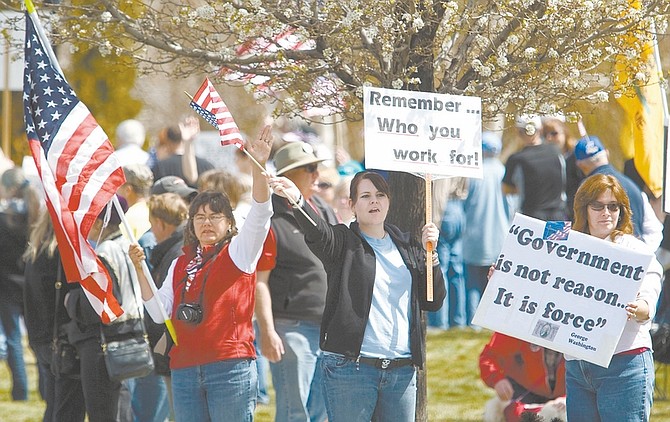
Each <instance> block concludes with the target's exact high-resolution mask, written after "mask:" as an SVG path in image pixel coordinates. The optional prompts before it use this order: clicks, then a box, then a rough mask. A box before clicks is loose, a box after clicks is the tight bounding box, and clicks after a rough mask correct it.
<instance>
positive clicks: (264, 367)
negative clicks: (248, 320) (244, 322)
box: [254, 321, 270, 404]
mask: <svg viewBox="0 0 670 422" xmlns="http://www.w3.org/2000/svg"><path fill="white" fill-rule="evenodd" d="M254 335H255V338H254V347H255V348H256V367H257V368H258V403H259V404H270V394H269V393H268V385H269V384H268V373H269V371H270V362H268V360H267V359H266V358H265V356H263V355H262V354H261V348H260V346H259V345H258V339H259V338H260V335H261V332H260V328H259V327H258V322H257V321H254Z"/></svg>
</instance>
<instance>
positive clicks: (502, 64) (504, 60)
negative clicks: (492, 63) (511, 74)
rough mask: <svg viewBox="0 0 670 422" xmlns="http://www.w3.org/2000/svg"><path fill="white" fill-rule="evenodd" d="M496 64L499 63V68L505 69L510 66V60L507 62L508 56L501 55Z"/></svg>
mask: <svg viewBox="0 0 670 422" xmlns="http://www.w3.org/2000/svg"><path fill="white" fill-rule="evenodd" d="M496 63H498V66H500V67H503V68H505V67H507V65H509V60H507V56H505V55H504V54H500V55H498V57H497V58H496Z"/></svg>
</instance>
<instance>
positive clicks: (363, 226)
mask: <svg viewBox="0 0 670 422" xmlns="http://www.w3.org/2000/svg"><path fill="white" fill-rule="evenodd" d="M271 184H272V186H273V188H274V191H275V192H276V193H277V194H278V195H285V194H288V195H289V196H292V197H293V198H299V199H298V203H300V204H302V205H301V206H302V210H303V211H304V212H306V213H307V214H308V215H309V216H310V217H311V218H312V219H313V220H314V221H315V222H316V225H313V224H312V223H311V222H310V221H308V220H307V218H306V217H305V216H304V215H303V214H302V213H301V212H298V210H295V211H294V213H293V214H294V216H295V218H296V220H297V221H298V223H299V224H300V227H301V228H302V230H303V232H304V233H305V241H306V243H307V245H308V246H309V248H310V249H311V250H312V252H314V254H315V255H316V256H317V257H318V258H319V259H320V260H321V262H323V266H324V268H325V270H326V274H327V276H328V291H327V295H326V307H325V310H324V312H323V319H322V320H321V349H322V350H323V355H322V357H321V363H320V369H321V374H320V375H321V377H322V386H323V389H324V390H323V392H324V395H325V398H326V409H327V411H328V420H329V421H330V422H339V421H342V422H349V421H370V420H373V421H406V422H410V421H414V419H415V405H416V373H417V368H420V367H422V366H423V364H424V360H423V354H424V346H425V345H424V341H423V333H422V331H423V328H422V325H421V311H436V310H438V309H439V308H440V307H441V306H442V302H443V300H444V297H445V295H446V292H445V286H444V278H443V276H442V271H440V266H439V262H438V261H437V259H434V260H433V262H432V271H433V276H434V298H433V300H432V301H428V300H427V293H426V292H427V290H426V287H427V286H426V255H425V252H424V248H425V247H426V245H427V244H429V243H431V244H432V245H433V246H435V244H436V243H437V237H438V234H439V231H438V229H437V227H436V226H435V224H433V223H432V222H431V223H428V224H426V225H425V226H424V227H423V229H422V236H421V243H419V242H418V241H415V240H414V239H412V238H411V237H410V235H409V234H407V233H403V232H401V231H400V230H399V229H398V228H397V227H395V226H392V225H390V224H388V223H387V222H386V216H387V214H388V211H389V208H390V206H391V198H390V192H389V187H388V184H387V183H386V181H385V180H384V178H383V177H382V176H380V175H379V174H377V173H374V172H370V171H364V172H360V173H357V174H356V176H355V177H354V178H353V180H352V182H351V192H350V202H349V204H350V206H351V209H352V211H353V212H354V214H355V215H356V221H355V222H353V223H351V226H350V227H347V226H345V225H344V224H338V225H335V226H332V225H330V224H328V223H327V222H326V221H325V220H323V219H322V218H319V216H318V215H317V214H316V213H315V212H314V210H313V209H312V207H310V206H309V205H308V204H307V202H306V201H304V200H302V198H300V191H299V190H298V188H297V187H296V186H295V185H294V184H293V183H292V182H291V181H290V180H289V179H287V178H274V179H271ZM433 256H434V257H435V256H436V255H433Z"/></svg>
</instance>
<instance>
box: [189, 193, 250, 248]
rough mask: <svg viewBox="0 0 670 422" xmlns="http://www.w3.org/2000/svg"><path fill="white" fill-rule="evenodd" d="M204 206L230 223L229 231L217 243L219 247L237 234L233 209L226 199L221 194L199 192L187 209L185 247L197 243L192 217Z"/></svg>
mask: <svg viewBox="0 0 670 422" xmlns="http://www.w3.org/2000/svg"><path fill="white" fill-rule="evenodd" d="M205 205H208V206H209V209H210V210H212V212H213V213H221V214H223V215H224V216H225V217H226V218H227V219H228V221H230V229H229V230H228V233H226V235H225V236H224V237H223V239H222V241H221V242H219V243H220V244H221V245H223V244H226V243H228V242H230V240H231V239H232V238H233V236H235V235H236V234H237V226H236V224H235V217H234V216H233V207H232V206H230V200H229V199H228V197H227V196H226V195H225V194H224V193H223V192H218V191H213V190H206V191H204V192H200V193H199V194H198V195H197V196H196V197H195V198H193V201H191V205H190V206H189V208H188V223H187V224H186V230H185V231H184V244H185V245H188V244H191V243H196V242H197V241H198V238H197V237H196V236H195V229H194V227H193V217H194V216H195V214H196V213H197V212H198V211H200V209H201V208H203V207H204V206H205Z"/></svg>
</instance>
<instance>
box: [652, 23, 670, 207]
mask: <svg viewBox="0 0 670 422" xmlns="http://www.w3.org/2000/svg"><path fill="white" fill-rule="evenodd" d="M651 25H652V26H651V28H652V31H653V34H654V43H653V45H654V61H655V62H656V71H657V72H658V80H659V84H658V89H660V90H661V104H662V105H663V151H664V154H663V211H664V212H666V213H667V212H670V195H668V194H667V192H668V189H669V188H670V186H668V182H670V181H669V180H668V165H669V164H670V163H668V161H669V157H668V126H670V112H669V111H668V98H667V97H666V95H667V93H666V92H665V87H664V85H663V83H662V82H661V81H662V80H663V67H662V66H661V53H660V51H659V48H658V37H657V36H656V25H655V24H654V22H652V23H651Z"/></svg>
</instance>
